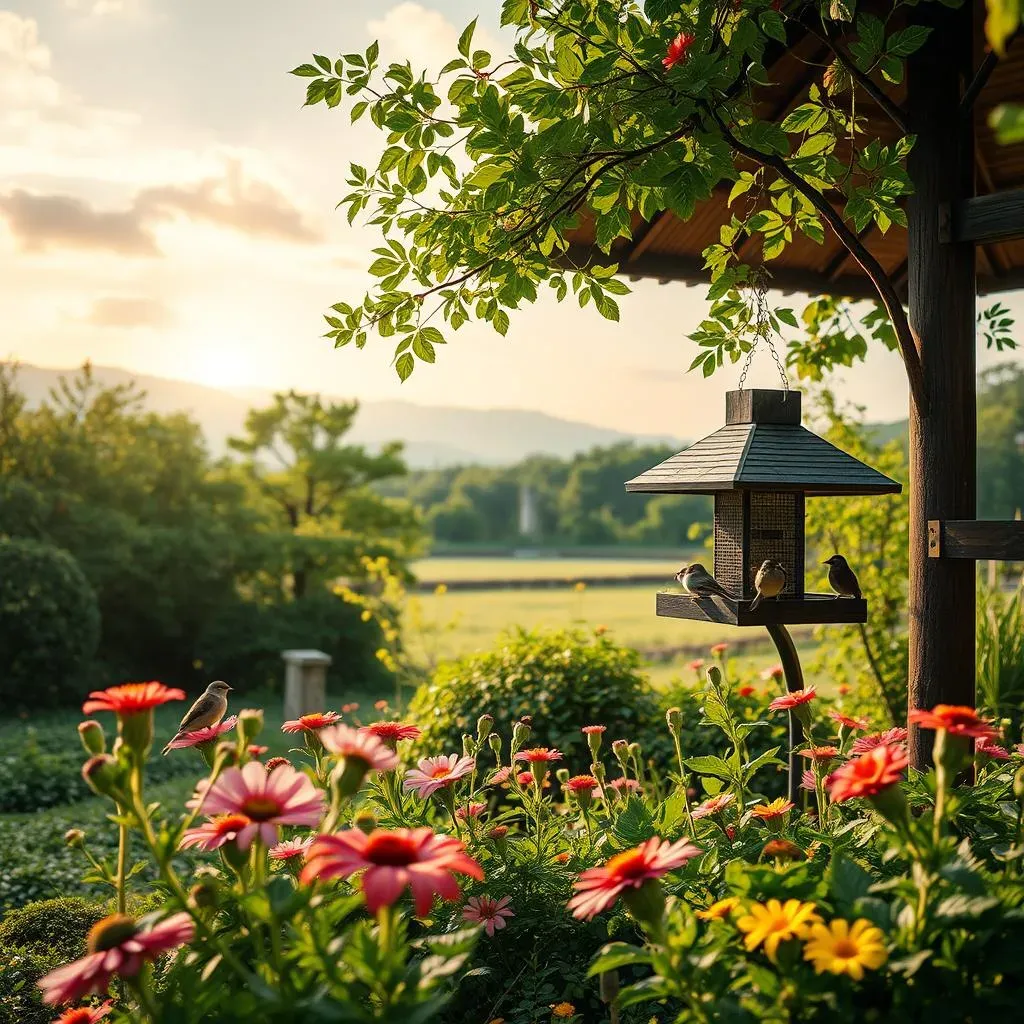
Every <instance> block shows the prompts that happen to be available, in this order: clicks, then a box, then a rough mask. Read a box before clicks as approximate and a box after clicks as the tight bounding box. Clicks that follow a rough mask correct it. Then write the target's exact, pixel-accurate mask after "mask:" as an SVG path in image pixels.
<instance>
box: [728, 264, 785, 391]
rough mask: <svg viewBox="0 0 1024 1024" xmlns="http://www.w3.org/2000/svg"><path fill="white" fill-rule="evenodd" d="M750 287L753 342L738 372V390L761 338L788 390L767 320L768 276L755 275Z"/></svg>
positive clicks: (783, 387)
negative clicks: (752, 306)
mask: <svg viewBox="0 0 1024 1024" xmlns="http://www.w3.org/2000/svg"><path fill="white" fill-rule="evenodd" d="M751 288H753V291H754V304H755V306H756V311H755V314H754V343H753V344H752V345H751V346H750V351H749V352H748V353H747V358H746V360H745V361H744V363H743V370H742V371H741V373H740V384H739V390H740V391H742V390H743V385H744V383H745V382H746V379H747V374H748V373H749V372H750V364H751V363H752V362H753V361H754V353H755V352H756V351H757V346H758V345H759V344H760V343H761V340H762V339H764V341H765V342H766V343H767V345H768V351H769V352H770V353H771V356H772V359H774V360H775V365H776V367H777V368H778V371H779V379H780V380H781V381H782V389H783V391H787V392H788V391H789V377H788V376H786V368H785V366H783V364H782V360H781V359H780V358H779V353H778V352H777V351H776V349H775V343H774V342H773V341H772V331H771V325H770V323H769V321H768V277H767V275H766V274H764V273H760V274H758V275H757V277H756V279H755V280H754V281H753V283H752V284H751Z"/></svg>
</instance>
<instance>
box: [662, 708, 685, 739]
mask: <svg viewBox="0 0 1024 1024" xmlns="http://www.w3.org/2000/svg"><path fill="white" fill-rule="evenodd" d="M665 721H666V722H667V723H668V731H669V732H670V733H672V735H673V736H675V737H676V738H678V737H679V734H680V732H682V729H683V712H682V710H681V709H680V708H669V709H668V711H666V712H665Z"/></svg>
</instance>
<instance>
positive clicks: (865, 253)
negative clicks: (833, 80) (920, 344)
mask: <svg viewBox="0 0 1024 1024" xmlns="http://www.w3.org/2000/svg"><path fill="white" fill-rule="evenodd" d="M709 111H710V113H711V116H712V117H713V118H714V119H715V121H716V122H718V127H719V128H720V129H721V131H722V134H723V135H724V136H725V138H726V140H727V141H728V142H729V145H730V146H732V148H733V149H734V150H736V152H737V153H742V154H743V156H745V157H747V158H748V159H749V160H753V161H755V162H756V163H759V164H761V165H762V166H765V167H771V168H772V170H774V171H775V172H776V173H777V174H778V175H779V177H781V178H783V179H785V180H786V181H788V182H789V183H790V184H791V185H792V186H793V187H794V188H795V189H796V190H797V191H798V192H799V193H800V194H801V195H802V196H803V197H804V198H805V199H806V200H807V201H808V202H809V203H810V204H811V205H812V206H813V207H814V208H815V209H816V210H817V211H818V213H819V214H821V217H822V219H823V220H824V221H825V222H826V223H827V224H828V225H829V227H830V228H832V230H833V231H834V232H835V233H836V236H837V237H838V238H839V240H840V241H841V242H842V243H843V245H845V246H846V248H847V250H848V251H849V253H850V255H851V256H852V257H853V258H854V259H855V260H856V261H857V262H858V263H859V264H860V266H861V269H862V270H863V271H864V273H865V274H867V275H868V277H869V278H870V279H871V283H872V284H873V285H874V286H875V290H876V291H877V292H878V295H879V298H881V300H882V304H883V305H884V306H885V309H886V312H887V313H888V314H889V319H890V320H891V321H892V325H893V329H894V330H895V331H896V338H897V341H898V342H899V347H900V354H901V355H902V356H903V365H904V366H905V367H906V370H907V379H908V380H909V382H910V393H911V395H912V396H913V399H914V404H915V405H916V406H917V408H918V409H919V410H921V411H922V412H926V411H927V408H928V396H927V393H926V392H925V387H924V371H923V369H922V366H921V357H920V354H919V353H918V350H917V341H916V339H915V337H914V332H913V330H912V329H911V327H910V321H909V320H908V319H907V314H906V311H905V310H904V308H903V303H902V302H901V301H900V297H899V295H897V294H896V289H895V287H894V286H893V283H892V280H891V279H890V277H889V275H888V274H887V273H886V272H885V269H884V268H883V267H882V265H881V264H880V263H879V262H878V260H877V259H875V257H874V256H873V255H872V254H871V252H870V251H869V250H868V249H867V248H866V247H865V246H864V244H863V243H862V242H861V241H860V239H859V238H858V237H857V236H856V234H855V233H854V232H853V231H852V230H851V229H850V228H849V226H848V225H847V224H846V222H845V221H844V220H843V218H842V217H841V216H840V215H839V214H838V213H837V212H836V211H835V209H834V208H833V206H832V204H831V203H830V202H829V201H828V200H827V199H826V198H825V196H823V195H822V194H821V193H820V192H819V191H818V190H817V189H816V188H814V187H812V186H811V185H809V184H808V183H807V182H806V181H804V179H803V178H802V177H800V175H799V174H797V173H796V171H794V170H793V169H792V168H791V167H790V166H789V165H788V164H787V163H786V161H785V160H783V159H782V158H781V157H779V156H776V155H775V154H774V153H762V152H761V151H760V150H757V149H754V148H753V147H752V146H748V145H746V144H745V143H743V142H740V140H739V139H737V138H736V136H735V135H733V133H732V132H731V131H729V129H728V127H727V126H726V124H725V122H724V121H723V120H722V118H721V117H720V116H719V114H718V111H717V110H715V109H714V108H709Z"/></svg>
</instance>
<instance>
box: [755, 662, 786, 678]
mask: <svg viewBox="0 0 1024 1024" xmlns="http://www.w3.org/2000/svg"><path fill="white" fill-rule="evenodd" d="M785 674H786V670H785V669H784V668H783V667H782V666H781V665H772V666H771V668H766V669H765V670H764V671H763V672H762V673H761V678H762V679H763V680H764V681H765V682H768V681H769V680H771V679H775V680H779V679H781V678H782V677H783V676H784V675H785Z"/></svg>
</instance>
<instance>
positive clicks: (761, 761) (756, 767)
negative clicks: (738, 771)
mask: <svg viewBox="0 0 1024 1024" xmlns="http://www.w3.org/2000/svg"><path fill="white" fill-rule="evenodd" d="M778 752H779V748H778V747H772V748H771V750H766V751H765V752H764V753H763V754H759V755H758V756H757V757H755V758H754V760H753V761H750V762H749V763H748V764H745V765H744V766H743V780H744V782H748V781H749V780H750V779H752V778H753V777H754V776H755V775H756V774H757V773H758V771H760V770H761V769H762V768H764V767H765V766H766V765H769V764H782V762H781V761H780V760H779V759H778V758H777V757H776V756H775V755H776V754H777V753H778Z"/></svg>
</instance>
